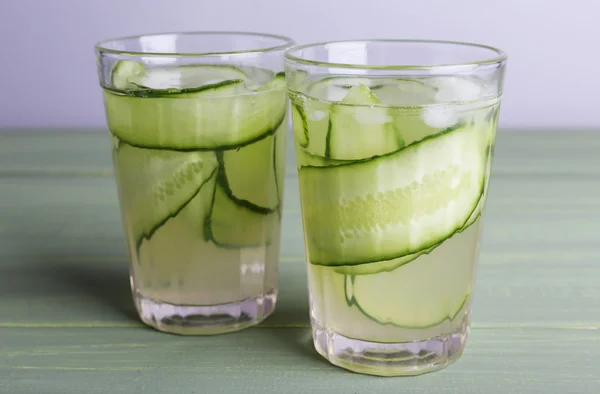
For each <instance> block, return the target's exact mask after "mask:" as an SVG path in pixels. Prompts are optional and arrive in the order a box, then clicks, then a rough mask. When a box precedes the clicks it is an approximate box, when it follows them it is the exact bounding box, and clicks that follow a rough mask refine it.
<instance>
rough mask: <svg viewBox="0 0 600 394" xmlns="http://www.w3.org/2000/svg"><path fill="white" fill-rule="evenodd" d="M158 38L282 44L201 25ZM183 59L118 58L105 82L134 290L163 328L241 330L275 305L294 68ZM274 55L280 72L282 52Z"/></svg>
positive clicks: (231, 58)
mask: <svg viewBox="0 0 600 394" xmlns="http://www.w3.org/2000/svg"><path fill="white" fill-rule="evenodd" d="M157 37H159V38H161V37H162V38H161V40H162V39H164V40H166V39H167V38H168V40H171V39H174V40H177V43H178V44H181V45H182V46H184V45H183V44H182V43H185V42H186V40H190V44H193V46H194V47H196V46H198V47H202V48H207V50H208V49H210V48H212V47H211V46H212V45H214V42H215V41H219V40H220V41H223V46H224V47H225V45H226V44H227V45H233V46H234V47H236V48H237V46H240V47H242V46H243V45H255V44H256V42H254V41H255V40H259V41H260V40H261V39H262V40H269V39H272V40H274V41H280V40H279V39H277V38H273V37H269V36H267V37H262V36H258V37H259V38H256V37H255V36H253V35H247V34H238V35H236V34H230V33H222V34H218V33H205V34H201V33H199V34H198V35H182V36H178V37H170V36H169V37H167V38H165V36H163V35H159V36H155V37H154V38H153V39H156V40H157V42H158V43H157V45H158V44H160V43H161V42H162V41H160V40H158V39H157ZM135 40H136V42H137V40H138V38H135ZM142 42H143V40H142ZM232 43H233V44H232ZM279 43H280V42H279ZM280 44H281V43H280ZM133 45H134V44H132V46H133ZM237 49H239V48H237ZM280 50H281V48H280ZM267 52H268V51H267ZM130 55H132V56H133V54H130ZM242 55H244V56H246V57H249V58H251V59H256V57H257V56H258V55H256V54H253V53H249V54H246V53H244V52H242ZM255 55H256V56H255ZM179 56H180V57H179V58H177V61H176V62H173V61H172V59H171V58H170V57H169V56H168V54H166V55H164V56H163V58H161V59H159V60H161V62H156V61H154V60H155V59H154V58H153V57H150V58H149V59H150V60H148V58H144V57H141V58H140V59H139V60H133V59H131V60H130V59H124V60H123V59H120V60H117V61H115V62H113V63H112V65H111V66H110V70H109V71H108V72H107V74H108V75H109V77H108V78H106V79H108V81H105V82H104V83H103V88H104V89H103V97H104V105H105V110H106V119H107V123H108V127H109V129H110V132H111V135H112V141H113V143H112V157H113V163H114V170H115V178H116V184H117V189H118V195H119V202H120V208H121V214H122V220H123V228H124V232H125V236H126V239H127V245H128V249H129V257H130V272H131V287H132V292H133V296H134V300H135V303H136V307H137V310H138V313H139V315H140V317H141V319H142V320H143V321H144V322H145V323H147V324H149V325H150V326H152V327H155V328H157V329H159V330H162V331H167V332H172V333H178V334H216V333H223V332H228V331H235V330H239V329H242V328H244V327H248V326H251V325H254V324H257V323H259V322H260V321H262V320H264V319H265V318H266V317H267V316H269V315H270V314H271V313H272V312H273V310H274V308H275V303H276V297H277V292H278V291H277V264H278V260H279V244H280V223H281V215H282V209H283V187H284V185H283V182H284V172H285V157H284V153H285V143H286V142H285V140H286V131H287V129H288V124H287V115H286V113H287V109H288V102H287V97H286V93H285V80H284V75H283V73H282V72H281V71H276V70H273V69H271V68H266V67H259V66H255V65H246V64H245V63H244V61H245V58H242V59H241V60H244V61H241V60H240V59H238V58H236V56H235V54H234V55H229V54H226V55H222V56H220V57H218V58H216V59H215V58H214V56H212V54H210V53H209V54H208V55H207V56H203V55H198V56H195V55H190V56H187V55H179ZM273 59H274V60H273V64H274V66H273V68H276V67H277V65H279V68H280V70H281V64H282V59H281V54H280V53H279V54H274V55H273ZM226 60H227V61H226ZM153 61H154V63H153ZM155 63H158V64H155ZM163 63H164V64H163ZM181 63H184V64H181ZM106 67H108V64H107V65H106Z"/></svg>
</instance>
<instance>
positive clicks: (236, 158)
mask: <svg viewBox="0 0 600 394" xmlns="http://www.w3.org/2000/svg"><path fill="white" fill-rule="evenodd" d="M274 142H275V136H274V135H270V136H268V137H266V138H263V139H262V140H259V141H257V142H255V143H253V144H250V145H246V146H244V147H243V148H240V149H236V150H227V151H225V152H222V153H221V152H220V153H217V157H218V158H219V161H220V162H221V166H222V172H223V176H222V177H220V180H219V183H220V185H221V186H222V187H223V190H224V191H225V193H226V194H227V196H229V198H230V199H231V200H232V201H234V202H235V203H236V204H238V205H240V206H244V207H246V208H248V209H250V210H252V211H255V212H259V213H270V212H274V211H275V210H277V207H278V205H279V201H280V200H279V196H278V190H277V180H276V174H275V163H274V151H275V144H274Z"/></svg>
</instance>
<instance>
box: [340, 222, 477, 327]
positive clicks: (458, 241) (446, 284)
mask: <svg viewBox="0 0 600 394" xmlns="http://www.w3.org/2000/svg"><path fill="white" fill-rule="evenodd" d="M478 224H479V222H476V223H474V224H473V226H471V227H470V228H469V229H468V231H465V232H464V233H461V234H457V235H456V236H455V237H453V238H451V239H448V240H446V241H445V242H444V243H443V244H442V245H441V246H440V247H439V248H437V249H436V250H435V251H434V252H432V253H430V254H428V255H422V256H421V257H420V258H419V259H418V260H417V261H414V262H412V263H411V264H406V265H403V266H401V267H400V268H398V269H396V270H393V271H391V272H379V273H376V274H374V275H357V276H351V275H346V276H345V282H344V297H345V299H346V303H347V305H348V306H349V307H351V308H352V307H355V308H357V309H359V310H360V311H361V312H362V313H363V314H364V315H365V316H367V317H368V318H370V319H371V320H373V321H375V322H378V323H380V324H383V325H386V324H389V325H394V326H398V327H403V328H427V327H433V326H437V325H439V324H441V323H443V322H444V321H446V320H450V321H452V320H454V319H455V318H456V317H457V315H458V314H459V313H460V312H461V311H463V310H464V309H465V306H466V305H467V303H468V301H469V299H470V294H471V288H472V283H473V275H474V264H475V261H476V256H475V254H476V250H477V244H478V238H479V225H478Z"/></svg>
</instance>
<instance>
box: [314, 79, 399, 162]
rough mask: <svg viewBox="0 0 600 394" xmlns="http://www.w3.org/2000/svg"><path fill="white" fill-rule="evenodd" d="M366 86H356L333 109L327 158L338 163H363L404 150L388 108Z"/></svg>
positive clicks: (326, 151)
mask: <svg viewBox="0 0 600 394" xmlns="http://www.w3.org/2000/svg"><path fill="white" fill-rule="evenodd" d="M378 104H381V101H379V99H378V98H377V97H376V96H375V95H374V94H373V92H372V91H371V90H370V89H369V88H368V87H366V86H364V85H359V86H354V87H352V88H351V89H350V90H349V91H348V94H347V95H346V96H345V97H344V99H343V100H342V102H341V105H333V106H332V109H331V115H330V127H329V133H328V135H327V145H326V150H325V155H326V156H327V157H329V158H331V159H335V160H361V159H365V158H369V157H373V156H380V155H384V154H386V153H389V152H393V151H396V150H398V149H400V148H402V147H403V146H404V141H403V140H402V138H400V136H399V135H398V133H397V132H396V129H395V127H394V122H393V118H392V117H391V116H390V111H389V109H388V108H387V107H375V106H376V105H378Z"/></svg>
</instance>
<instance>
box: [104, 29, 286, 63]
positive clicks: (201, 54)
mask: <svg viewBox="0 0 600 394" xmlns="http://www.w3.org/2000/svg"><path fill="white" fill-rule="evenodd" d="M168 35H178V36H210V35H225V36H227V35H229V36H244V37H257V38H261V37H262V38H272V39H276V40H279V41H281V43H280V44H279V45H272V46H265V47H258V46H257V48H255V49H245V50H240V51H213V52H176V51H173V52H155V51H128V50H123V49H113V48H109V47H108V46H107V44H108V43H110V42H119V41H125V40H131V39H139V38H143V37H160V36H168ZM294 44H295V41H294V40H293V39H291V38H289V37H286V36H282V35H278V34H270V33H258V32H252V31H229V30H227V31H225V30H224V31H220V30H214V31H210V30H206V31H172V32H161V33H148V34H134V35H130V36H120V37H115V38H108V39H105V40H102V41H99V42H97V43H96V44H95V45H94V48H95V49H96V51H98V52H102V53H110V54H115V55H125V56H156V57H159V56H168V57H205V56H206V57H208V56H221V55H238V54H239V55H244V54H246V55H247V54H253V53H268V52H275V51H279V50H284V49H287V48H290V47H291V46H293V45H294Z"/></svg>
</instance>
